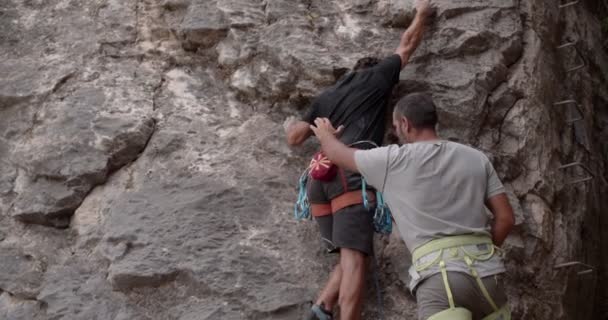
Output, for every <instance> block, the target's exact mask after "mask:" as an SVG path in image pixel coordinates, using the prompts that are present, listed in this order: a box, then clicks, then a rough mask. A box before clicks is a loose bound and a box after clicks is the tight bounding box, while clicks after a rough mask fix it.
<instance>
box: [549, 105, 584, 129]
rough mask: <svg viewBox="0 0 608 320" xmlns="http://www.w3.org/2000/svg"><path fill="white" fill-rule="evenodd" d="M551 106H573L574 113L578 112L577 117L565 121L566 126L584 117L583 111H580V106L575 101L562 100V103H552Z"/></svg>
mask: <svg viewBox="0 0 608 320" xmlns="http://www.w3.org/2000/svg"><path fill="white" fill-rule="evenodd" d="M553 105H554V106H556V107H558V106H563V105H573V106H574V108H575V109H576V112H578V116H574V117H573V118H570V119H566V122H567V123H568V124H571V123H574V122H577V121H581V120H583V119H585V117H584V116H583V115H584V113H583V110H582V109H581V105H580V104H579V103H578V102H577V101H576V100H572V99H569V100H562V101H558V102H556V103H554V104H553Z"/></svg>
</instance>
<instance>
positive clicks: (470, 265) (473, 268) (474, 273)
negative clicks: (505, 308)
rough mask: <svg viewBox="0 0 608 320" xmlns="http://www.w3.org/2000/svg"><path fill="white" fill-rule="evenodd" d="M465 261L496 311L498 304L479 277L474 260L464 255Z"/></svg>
mask: <svg viewBox="0 0 608 320" xmlns="http://www.w3.org/2000/svg"><path fill="white" fill-rule="evenodd" d="M464 261H465V262H466V263H467V265H468V266H469V269H470V270H471V274H472V275H473V277H475V280H476V281H477V285H478V286H479V289H480V290H481V293H482V294H483V296H484V297H485V298H486V300H488V302H489V303H490V305H491V306H492V309H494V311H498V306H496V303H495V302H494V299H492V297H491V296H490V293H489V292H488V289H487V288H486V286H485V285H484V284H483V281H482V280H481V278H480V277H479V273H477V269H475V267H473V261H472V260H471V258H469V257H464Z"/></svg>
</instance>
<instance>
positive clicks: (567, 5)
mask: <svg viewBox="0 0 608 320" xmlns="http://www.w3.org/2000/svg"><path fill="white" fill-rule="evenodd" d="M579 2H581V0H574V1H570V2H566V3H561V2H560V5H559V8H560V9H563V8H567V7H571V6H573V5H575V4H578V3H579Z"/></svg>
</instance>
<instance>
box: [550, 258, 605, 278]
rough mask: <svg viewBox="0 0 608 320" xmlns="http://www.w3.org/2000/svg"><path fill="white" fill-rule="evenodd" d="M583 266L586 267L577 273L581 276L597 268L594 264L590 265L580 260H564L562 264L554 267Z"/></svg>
mask: <svg viewBox="0 0 608 320" xmlns="http://www.w3.org/2000/svg"><path fill="white" fill-rule="evenodd" d="M577 266H580V267H583V268H585V269H583V270H581V271H578V272H577V273H576V274H577V275H579V276H582V275H586V274H590V273H593V270H594V269H595V268H594V267H593V266H590V265H588V264H586V263H582V262H580V261H570V262H564V263H560V264H556V265H555V266H554V267H553V269H563V268H571V267H577Z"/></svg>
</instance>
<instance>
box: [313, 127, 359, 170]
mask: <svg viewBox="0 0 608 320" xmlns="http://www.w3.org/2000/svg"><path fill="white" fill-rule="evenodd" d="M320 141H321V147H322V149H323V153H324V154H325V155H326V156H327V158H329V160H331V162H333V163H334V164H335V165H337V166H338V167H340V168H343V169H347V170H350V171H354V172H358V170H357V165H356V163H355V151H356V149H353V148H349V147H348V146H346V145H345V144H344V143H342V142H341V141H340V140H338V139H337V138H336V137H335V136H332V135H328V136H325V137H322V138H321V139H320Z"/></svg>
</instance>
